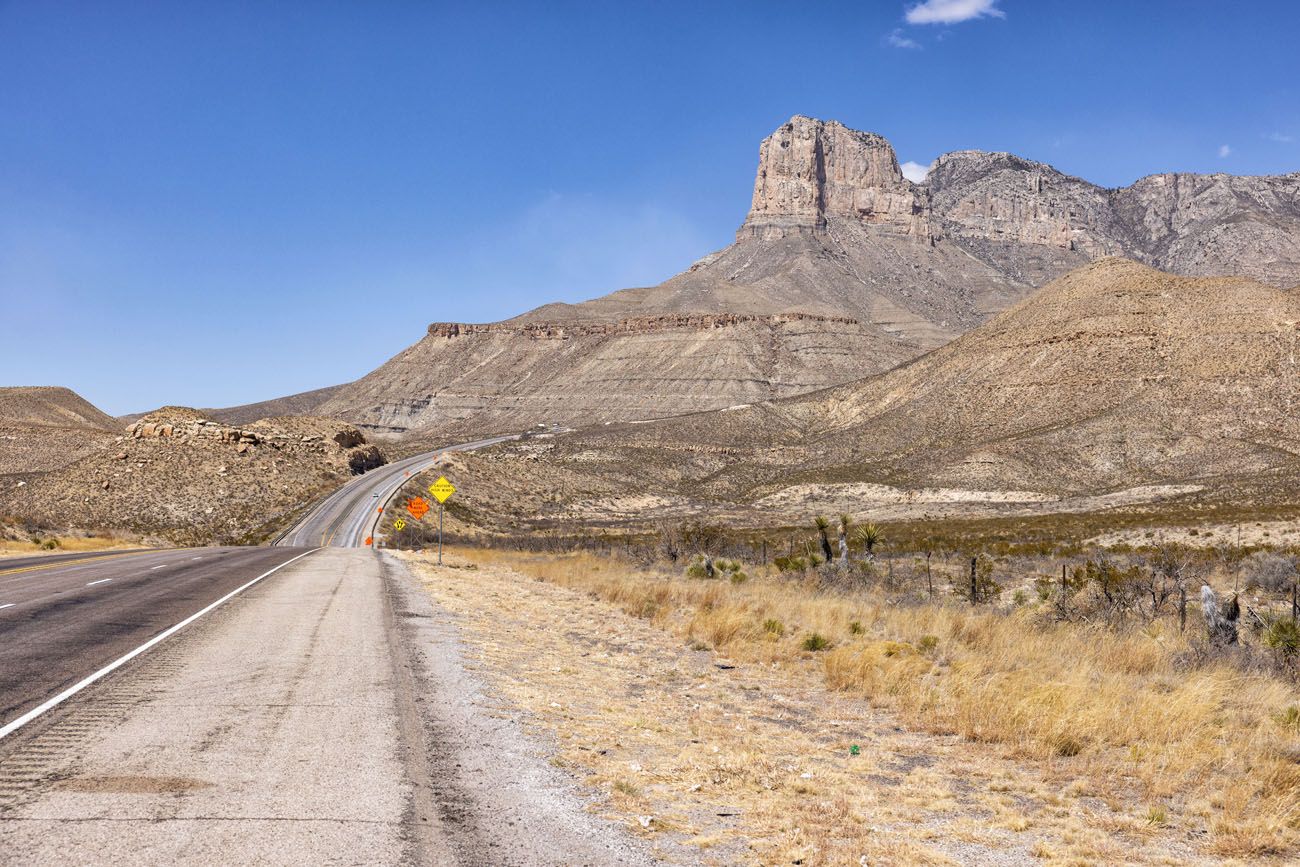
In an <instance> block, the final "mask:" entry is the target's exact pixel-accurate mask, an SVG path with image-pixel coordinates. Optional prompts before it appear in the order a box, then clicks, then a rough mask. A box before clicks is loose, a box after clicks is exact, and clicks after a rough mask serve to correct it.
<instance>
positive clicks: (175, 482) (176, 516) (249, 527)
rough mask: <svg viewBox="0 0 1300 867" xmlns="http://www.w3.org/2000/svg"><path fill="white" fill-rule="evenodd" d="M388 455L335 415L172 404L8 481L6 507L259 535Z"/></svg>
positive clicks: (2, 507)
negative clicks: (237, 420) (229, 414)
mask: <svg viewBox="0 0 1300 867" xmlns="http://www.w3.org/2000/svg"><path fill="white" fill-rule="evenodd" d="M382 463H384V456H383V454H382V453H381V452H380V451H379V450H378V449H377V448H376V447H375V446H373V445H369V444H367V443H366V441H365V437H364V436H362V434H361V433H360V431H358V430H357V429H356V428H355V427H352V426H351V425H348V424H345V423H343V422H339V421H336V420H333V419H324V418H312V417H308V416H298V417H292V418H273V419H264V420H261V421H257V422H253V423H251V424H248V425H244V426H231V425H225V424H221V423H218V422H215V421H212V420H210V419H208V418H206V417H205V416H204V414H203V413H202V412H200V411H198V410H193V409H188V408H185V407H164V408H162V409H160V410H157V411H155V412H152V413H149V414H148V415H146V416H144V417H143V418H141V419H140V420H138V421H137V422H135V423H134V424H132V425H131V426H130V427H129V428H128V429H127V430H126V431H125V432H124V433H123V434H122V435H120V436H117V437H112V438H110V439H108V440H107V441H106V442H103V443H101V444H100V445H99V447H97V448H95V449H94V450H92V451H90V452H89V453H88V454H85V455H83V456H81V457H80V458H78V459H77V460H75V461H73V462H71V463H69V464H68V465H66V466H62V467H60V468H57V469H53V470H51V471H49V472H45V473H41V474H39V475H36V476H33V477H31V478H28V479H25V480H23V484H22V485H21V486H19V485H16V484H5V483H4V480H3V479H0V514H9V515H21V516H23V517H24V518H25V519H27V520H31V521H36V522H38V523H43V524H46V525H49V526H55V527H67V526H69V525H71V526H76V527H83V528H94V529H117V530H123V531H126V532H128V533H133V534H138V535H143V536H148V537H156V538H163V539H167V540H169V541H172V542H177V543H199V544H213V543H218V544H223V543H238V542H243V543H249V542H259V541H262V540H263V539H264V538H265V537H266V535H267V534H268V532H269V528H270V527H271V526H273V525H274V524H275V522H277V521H279V520H280V519H282V518H283V516H284V515H286V514H288V513H291V512H293V511H294V510H296V509H298V508H300V507H302V506H304V505H305V504H307V503H309V502H311V501H312V500H314V499H315V498H316V497H319V496H321V495H322V494H324V493H326V492H328V491H330V490H333V489H334V488H336V487H337V486H338V485H339V484H341V483H342V482H344V481H346V480H347V478H348V477H349V476H351V475H352V474H354V473H359V472H364V471H365V470H367V469H370V468H372V467H375V466H379V465H380V464H382Z"/></svg>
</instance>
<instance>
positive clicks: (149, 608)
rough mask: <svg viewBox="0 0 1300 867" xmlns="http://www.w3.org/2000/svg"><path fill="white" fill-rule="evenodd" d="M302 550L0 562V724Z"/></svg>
mask: <svg viewBox="0 0 1300 867" xmlns="http://www.w3.org/2000/svg"><path fill="white" fill-rule="evenodd" d="M301 553H302V551H301V550H299V549H292V548H184V549H170V550H161V551H159V550H150V551H133V552H112V553H107V554H91V555H69V556H67V557H64V556H59V557H57V558H53V557H41V558H24V559H11V560H2V561H0V726H3V725H5V724H6V723H8V722H10V721H12V720H13V719H15V718H17V717H19V716H21V715H22V714H24V713H26V712H27V711H29V710H31V709H32V708H33V707H36V706H37V705H39V704H40V703H41V702H43V701H45V700H46V699H48V698H50V697H51V696H54V695H57V694H58V693H59V692H61V691H62V690H64V689H66V688H67V687H69V686H71V685H72V684H74V683H77V682H78V681H80V680H81V679H82V678H84V677H86V676H87V675H90V674H92V673H93V672H95V671H97V670H99V669H100V668H102V667H103V666H105V665H107V664H109V663H110V662H112V661H114V660H116V659H118V658H119V657H121V656H122V655H124V654H126V653H128V652H129V651H131V650H133V649H135V648H136V647H138V646H140V645H141V644H143V643H144V642H146V641H148V640H149V639H150V638H152V637H153V636H155V635H157V634H159V633H160V632H162V631H164V630H165V629H167V628H168V627H171V626H173V625H175V624H176V623H178V622H180V621H181V620H184V619H185V618H186V617H188V616H190V615H191V614H194V613H195V612H196V611H199V610H201V609H202V608H204V607H205V606H207V605H209V604H210V603H212V602H214V601H216V600H217V599H220V598H221V597H222V596H224V595H225V594H227V593H229V592H230V591H231V590H233V589H235V588H236V587H239V586H241V585H243V584H245V583H246V582H248V581H249V580H251V579H252V578H255V577H257V576H258V575H260V574H262V573H264V572H266V571H267V570H268V569H270V568H272V567H274V566H277V565H279V564H280V563H283V562H285V561H287V560H290V559H292V558H293V557H296V556H297V555H298V554H301Z"/></svg>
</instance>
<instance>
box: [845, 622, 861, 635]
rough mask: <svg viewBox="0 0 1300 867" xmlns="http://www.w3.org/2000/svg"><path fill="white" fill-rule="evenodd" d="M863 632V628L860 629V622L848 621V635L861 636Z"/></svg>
mask: <svg viewBox="0 0 1300 867" xmlns="http://www.w3.org/2000/svg"><path fill="white" fill-rule="evenodd" d="M864 631H865V630H863V628H862V623H861V622H860V621H857V620H851V621H849V634H850V635H861V634H862V633H863V632H864Z"/></svg>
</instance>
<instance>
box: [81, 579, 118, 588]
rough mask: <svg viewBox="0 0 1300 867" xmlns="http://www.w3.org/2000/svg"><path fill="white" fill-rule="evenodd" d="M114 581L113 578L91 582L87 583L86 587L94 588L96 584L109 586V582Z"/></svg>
mask: <svg viewBox="0 0 1300 867" xmlns="http://www.w3.org/2000/svg"><path fill="white" fill-rule="evenodd" d="M112 580H113V579H112V578H100V579H99V580H98V581H90V582H87V584H86V586H87V587H94V586H95V585H96V584H107V583H108V582H109V581H112Z"/></svg>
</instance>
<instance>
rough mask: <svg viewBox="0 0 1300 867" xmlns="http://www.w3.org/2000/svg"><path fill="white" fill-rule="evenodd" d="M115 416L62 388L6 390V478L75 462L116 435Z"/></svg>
mask: <svg viewBox="0 0 1300 867" xmlns="http://www.w3.org/2000/svg"><path fill="white" fill-rule="evenodd" d="M117 430H118V427H117V424H116V423H115V422H114V420H113V418H112V417H111V416H109V415H107V414H106V413H104V412H102V411H101V410H100V409H99V408H98V407H96V406H94V405H93V404H91V403H90V402H89V401H87V400H86V399H85V398H83V397H82V396H81V395H79V394H77V393H76V392H74V391H72V390H71V389H67V388H60V387H56V386H15V387H9V388H0V476H6V475H11V476H15V477H16V478H19V479H20V480H21V478H23V477H25V476H26V475H27V474H31V473H40V472H45V471H46V470H52V469H55V468H56V467H61V466H63V465H65V464H68V463H71V462H72V461H75V460H76V459H77V458H79V457H81V456H83V455H86V454H89V453H90V452H92V451H94V450H95V449H96V448H99V447H101V446H102V445H103V444H104V443H105V442H107V441H109V440H110V439H112V437H113V434H114V433H115V432H117Z"/></svg>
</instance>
